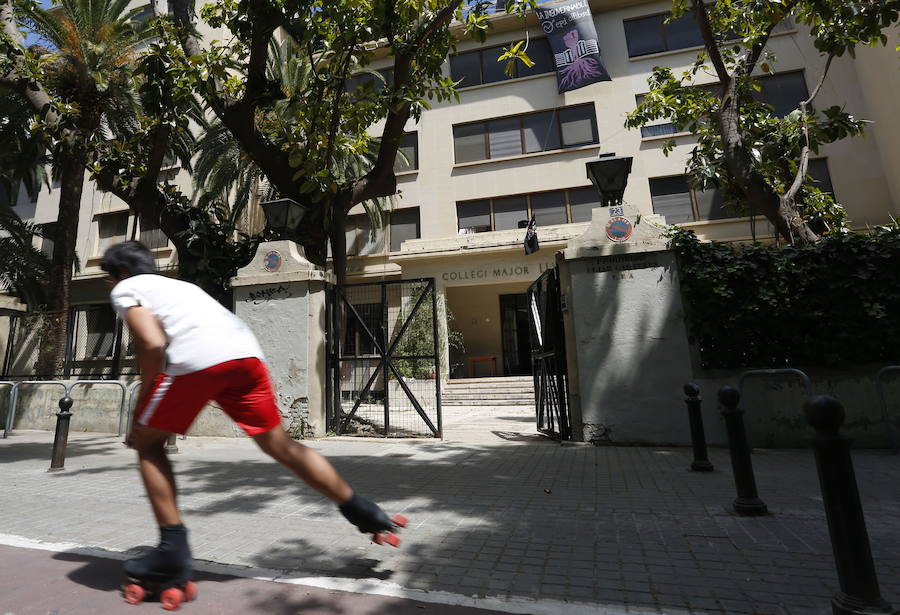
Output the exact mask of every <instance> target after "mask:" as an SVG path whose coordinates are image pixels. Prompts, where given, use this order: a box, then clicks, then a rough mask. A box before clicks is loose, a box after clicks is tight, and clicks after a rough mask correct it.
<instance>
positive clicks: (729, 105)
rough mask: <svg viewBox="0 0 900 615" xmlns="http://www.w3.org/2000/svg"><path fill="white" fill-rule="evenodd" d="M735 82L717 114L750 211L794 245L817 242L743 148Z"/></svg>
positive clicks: (729, 159) (732, 169) (727, 156)
mask: <svg viewBox="0 0 900 615" xmlns="http://www.w3.org/2000/svg"><path fill="white" fill-rule="evenodd" d="M735 84H736V80H734V79H732V80H731V82H730V83H729V86H728V89H727V91H726V92H725V96H724V103H723V105H722V109H721V110H720V111H719V113H718V121H719V129H720V130H721V132H722V145H723V152H724V157H725V164H726V165H727V167H728V171H729V172H730V173H731V176H732V177H733V178H734V181H735V183H736V184H737V185H738V186H739V187H740V189H741V191H742V192H743V193H744V197H745V198H746V199H747V201H748V203H749V205H750V206H751V210H754V211H759V212H761V213H762V214H763V215H764V216H765V217H766V218H767V219H768V220H769V222H771V223H772V225H773V226H774V227H775V231H776V232H777V234H778V235H781V236H782V237H783V238H784V239H785V240H786V241H788V242H789V243H791V244H792V245H802V244H806V243H811V242H814V241H816V240H817V239H818V236H817V235H816V234H815V233H814V232H813V231H812V230H811V229H810V228H809V226H807V224H806V222H804V221H803V218H802V217H801V216H800V213H799V212H798V211H797V208H796V207H794V206H793V204H791V203H790V202H787V201H784V200H783V199H781V198H780V197H779V196H778V194H777V193H776V192H775V191H774V190H773V189H772V187H771V186H769V184H768V183H767V182H766V180H765V179H764V178H763V177H762V175H760V174H759V172H757V170H756V168H755V167H754V165H753V159H752V157H751V156H750V154H749V152H747V149H746V148H745V147H744V142H743V138H742V137H741V132H740V122H739V119H740V111H739V110H738V105H737V102H738V101H737V97H736V95H735Z"/></svg>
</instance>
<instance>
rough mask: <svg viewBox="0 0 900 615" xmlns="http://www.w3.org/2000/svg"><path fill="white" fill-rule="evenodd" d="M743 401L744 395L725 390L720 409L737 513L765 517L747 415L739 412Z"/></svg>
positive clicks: (765, 508)
mask: <svg viewBox="0 0 900 615" xmlns="http://www.w3.org/2000/svg"><path fill="white" fill-rule="evenodd" d="M740 401H741V392H740V391H738V390H737V389H736V388H734V387H730V386H724V387H722V388H721V389H719V405H720V407H721V409H722V416H723V417H724V418H725V429H726V430H727V432H728V450H729V451H730V452H731V469H732V471H733V472H734V486H735V488H736V489H737V498H735V500H734V512H736V513H737V514H739V515H744V516H748V517H752V516H758V515H765V514H766V513H768V512H769V509H768V507H766V504H765V502H763V501H762V500H760V499H759V494H758V493H757V492H756V477H754V476H753V461H752V460H751V459H750V445H749V444H747V431H746V429H744V411H743V410H738V403H739V402H740Z"/></svg>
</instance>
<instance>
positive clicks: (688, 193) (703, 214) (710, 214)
mask: <svg viewBox="0 0 900 615" xmlns="http://www.w3.org/2000/svg"><path fill="white" fill-rule="evenodd" d="M650 200H651V202H652V203H653V212H654V213H656V214H659V215H661V216H663V217H664V218H665V219H666V224H678V223H681V222H695V221H697V220H719V219H722V218H730V217H731V216H730V215H729V214H727V213H725V211H724V210H723V209H722V198H721V195H720V193H719V191H718V190H694V189H693V188H691V186H690V185H689V184H688V178H687V175H676V176H673V177H657V178H651V179H650Z"/></svg>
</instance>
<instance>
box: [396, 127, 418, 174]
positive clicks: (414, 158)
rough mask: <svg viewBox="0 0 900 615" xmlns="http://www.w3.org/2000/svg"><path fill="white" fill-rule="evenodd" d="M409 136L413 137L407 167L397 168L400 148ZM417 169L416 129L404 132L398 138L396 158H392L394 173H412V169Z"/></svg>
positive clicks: (399, 162)
mask: <svg viewBox="0 0 900 615" xmlns="http://www.w3.org/2000/svg"><path fill="white" fill-rule="evenodd" d="M410 137H412V138H413V144H412V147H413V156H412V160H410V161H409V164H410V166H409V168H407V169H403V168H399V167H398V165H399V164H401V161H400V150H401V149H403V147H404V144H403V142H404V141H405V140H406V139H409V138H410ZM418 170H419V131H418V130H410V131H409V132H404V133H403V136H402V137H401V138H400V145H399V146H398V147H397V158H396V159H395V160H394V173H412V172H413V171H418Z"/></svg>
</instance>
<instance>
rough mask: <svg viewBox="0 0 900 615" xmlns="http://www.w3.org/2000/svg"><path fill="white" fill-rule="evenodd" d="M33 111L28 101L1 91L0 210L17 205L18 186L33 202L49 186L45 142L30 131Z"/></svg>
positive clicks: (3, 90) (10, 92) (0, 88)
mask: <svg viewBox="0 0 900 615" xmlns="http://www.w3.org/2000/svg"><path fill="white" fill-rule="evenodd" d="M33 116H34V111H33V110H32V108H31V105H29V104H28V101H26V100H25V99H23V98H22V97H21V96H20V95H19V94H18V93H17V92H14V91H12V90H11V89H9V88H5V87H0V143H3V144H4V145H3V148H2V149H0V195H4V197H5V198H2V199H0V201H2V202H0V206H3V205H5V206H8V207H12V206H14V205H15V203H16V199H17V197H18V193H19V186H23V187H24V188H25V191H26V192H27V193H28V196H29V197H31V199H32V200H35V199H37V195H38V192H40V189H41V185H43V184H48V187H49V181H48V177H47V152H46V149H45V147H44V142H43V140H42V139H41V138H40V137H39V136H36V135H34V134H32V132H31V130H30V126H29V125H30V124H31V121H32V118H33Z"/></svg>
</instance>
